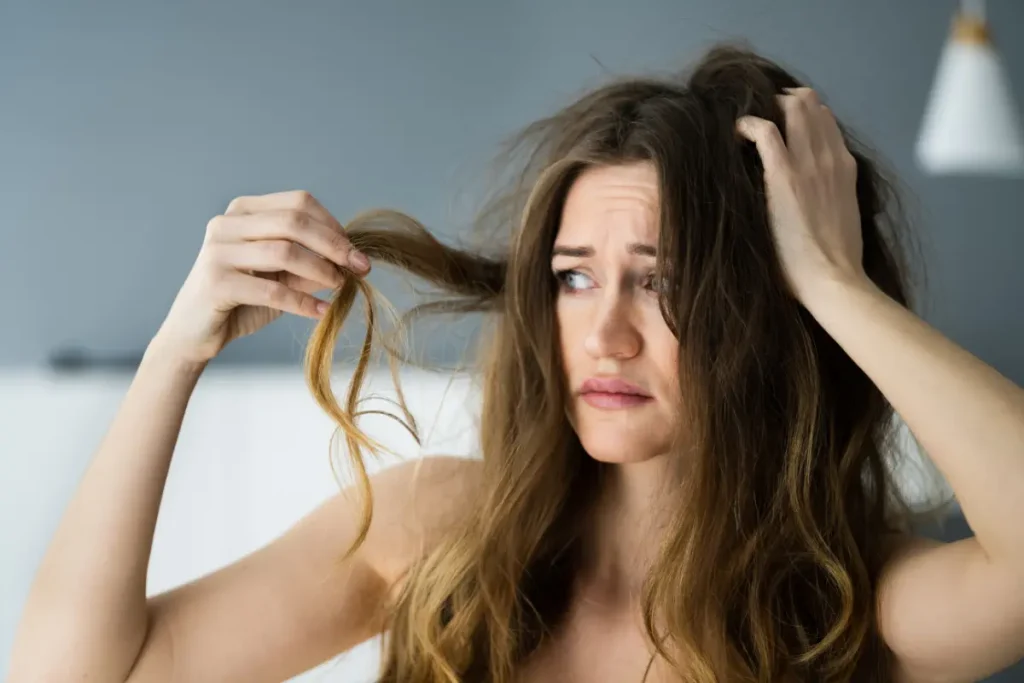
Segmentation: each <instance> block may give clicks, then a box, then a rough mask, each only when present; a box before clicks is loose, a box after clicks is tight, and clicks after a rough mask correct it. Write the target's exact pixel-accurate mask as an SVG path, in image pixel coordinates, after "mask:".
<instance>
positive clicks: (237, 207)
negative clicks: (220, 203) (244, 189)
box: [224, 196, 248, 213]
mask: <svg viewBox="0 0 1024 683" xmlns="http://www.w3.org/2000/svg"><path fill="white" fill-rule="evenodd" d="M247 199H248V197H245V196H242V197H235V198H234V199H232V200H231V201H230V202H228V208H227V209H225V211H224V213H239V212H240V211H242V208H243V207H244V206H245V202H246V200H247Z"/></svg>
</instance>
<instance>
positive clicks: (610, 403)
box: [580, 391, 654, 410]
mask: <svg viewBox="0 0 1024 683" xmlns="http://www.w3.org/2000/svg"><path fill="white" fill-rule="evenodd" d="M580 397H581V398H582V399H583V400H584V401H586V402H587V403H588V404H589V405H592V406H594V407H595V408H604V409H605V410H619V409H622V408H635V407H636V406H642V405H644V404H646V403H650V402H651V401H653V400H654V399H653V398H651V397H650V396H637V395H636V394H608V393H602V392H599V391H593V392H588V393H586V394H581V395H580Z"/></svg>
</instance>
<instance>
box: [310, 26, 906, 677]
mask: <svg viewBox="0 0 1024 683" xmlns="http://www.w3.org/2000/svg"><path fill="white" fill-rule="evenodd" d="M799 85H802V84H801V83H800V82H798V80H797V79H796V78H795V77H794V76H793V75H791V74H790V73H789V72H787V71H786V70H785V69H783V68H782V67H781V66H779V65H778V64H776V63H774V62H773V61H770V60H768V59H766V58H764V57H762V56H760V55H758V54H755V53H754V52H752V51H751V50H749V49H747V48H746V47H744V46H740V45H735V44H721V45H717V46H714V47H713V48H712V49H710V50H709V51H707V52H706V53H705V55H704V56H703V57H702V58H701V59H700V60H698V61H697V62H696V63H695V64H693V65H692V66H691V67H689V68H688V69H687V70H686V71H685V72H683V73H679V74H674V75H670V76H661V77H633V78H617V79H614V80H611V81H610V82H608V83H606V84H604V85H602V86H601V87H598V88H596V89H593V90H591V91H589V92H587V93H586V94H584V95H582V96H580V97H579V98H578V99H576V100H575V101H573V102H572V103H570V104H569V105H568V106H566V107H564V108H563V109H562V110H561V111H558V112H557V113H555V114H554V115H552V116H550V117H549V118H545V119H543V120H540V121H537V122H535V123H533V124H532V125H530V126H528V127H527V128H525V129H524V130H523V131H522V132H521V133H519V134H518V135H517V136H516V137H515V138H513V139H511V140H510V142H509V143H508V144H507V146H506V147H505V149H504V154H503V156H502V157H501V159H502V160H503V161H502V163H504V164H506V165H505V166H504V167H503V168H504V169H508V168H510V167H511V166H509V165H508V164H512V163H514V164H515V166H514V168H516V169H517V170H516V172H515V176H514V178H513V179H512V181H511V187H505V188H502V192H501V193H500V194H498V195H495V196H494V197H492V200H491V201H490V203H489V204H488V206H487V209H486V210H485V211H484V212H482V213H481V215H480V218H479V221H478V224H477V226H478V227H479V228H481V229H484V230H487V231H489V234H490V235H491V237H492V238H494V237H496V236H500V237H501V239H500V240H494V241H491V242H488V244H489V245H491V246H492V248H490V249H489V250H482V249H468V248H456V247H454V246H450V245H445V244H442V243H441V242H440V241H438V240H437V239H435V238H434V237H433V236H432V235H431V234H430V232H428V231H427V230H426V229H425V228H424V227H423V226H422V225H421V224H420V223H418V222H417V221H416V220H414V219H413V218H410V217H409V216H406V215H404V214H402V213H400V212H397V211H390V210H377V211H371V212H368V213H364V214H362V215H360V216H358V217H356V218H355V219H354V220H352V221H351V223H350V224H349V225H348V227H347V232H348V235H349V237H350V239H351V241H352V243H353V244H354V245H355V246H356V247H357V248H359V249H360V250H362V251H363V252H364V253H366V254H368V255H369V256H370V257H371V258H372V259H375V260H377V261H379V262H383V263H389V264H393V265H395V266H398V267H399V268H401V269H404V270H405V271H407V272H408V273H411V274H412V275H415V276H417V277H419V278H422V279H424V280H426V281H427V282H429V283H432V284H434V285H436V286H437V287H438V288H439V290H440V291H441V292H442V293H443V294H444V295H445V296H443V297H441V298H439V299H435V300H432V301H430V302H428V303H426V304H424V305H423V306H421V307H420V308H418V309H414V311H413V312H412V313H413V314H414V315H418V314H421V313H425V312H438V311H446V312H456V313H468V312H483V313H484V314H486V315H485V316H484V317H485V327H486V333H485V337H484V339H485V341H484V343H483V344H482V346H481V348H482V350H483V353H482V354H481V355H480V357H479V358H474V359H473V361H474V362H477V363H479V364H480V366H481V369H482V372H483V381H484V384H483V389H484V392H483V412H482V416H481V423H480V450H481V452H482V456H483V481H484V484H483V486H482V488H481V490H480V492H479V497H478V499H476V500H473V501H467V505H468V506H469V509H470V510H471V511H472V514H467V515H466V519H465V522H464V523H463V524H462V525H460V526H459V527H458V528H456V529H454V530H453V531H452V532H451V534H450V536H449V537H447V539H446V540H445V542H444V543H443V544H441V546H440V547H438V548H436V549H435V550H433V551H432V552H430V553H428V554H426V555H425V556H424V557H423V558H421V559H420V560H419V561H418V562H417V563H416V564H415V565H414V566H412V567H411V568H410V569H409V571H408V573H407V576H406V577H405V580H404V582H403V584H402V588H401V591H400V592H399V594H398V596H397V598H396V600H395V602H394V604H393V605H392V606H391V610H390V613H389V617H388V623H387V627H388V632H387V634H386V637H385V646H384V647H385V649H384V662H383V668H382V673H381V677H380V681H381V682H382V683H420V682H422V683H436V682H441V681H445V682H450V683H455V682H457V681H489V682H493V683H508V682H509V681H511V680H513V678H514V675H515V673H516V671H517V670H518V669H519V667H520V665H521V664H522V662H523V661H524V659H525V658H526V657H528V656H529V655H530V654H531V653H532V652H534V651H535V650H536V649H537V648H538V647H539V646H540V645H541V644H543V642H544V640H545V638H547V637H548V636H549V635H550V633H551V632H552V630H553V629H554V628H555V627H556V626H557V625H558V623H559V620H560V618H562V617H563V616H564V614H565V612H566V610H567V607H568V603H567V600H568V596H569V595H570V588H571V582H572V579H573V577H574V575H575V574H576V572H577V570H578V568H579V562H580V545H581V538H582V535H583V526H584V521H585V519H586V518H587V515H588V512H589V511H590V510H591V505H592V502H593V500H594V498H595V491H596V489H597V487H598V486H600V483H601V477H602V473H603V472H604V470H603V468H604V467H606V466H605V465H602V464H600V463H598V462H597V461H595V460H593V459H591V458H589V457H588V456H587V454H586V453H585V452H584V450H583V448H582V446H581V444H580V442H579V440H578V438H577V436H576V434H575V433H574V431H573V429H572V427H571V425H570V423H569V421H568V419H567V418H566V413H565V405H566V399H567V396H566V390H565V387H564V372H563V367H562V362H561V358H560V353H559V347H558V339H557V332H556V326H555V310H554V302H555V297H556V291H557V287H556V282H555V280H554V278H553V277H552V275H551V272H550V257H551V247H552V244H553V240H554V236H555V233H556V231H557V228H558V218H559V215H560V209H561V205H562V202H563V200H564V197H565V195H566V192H567V189H568V187H569V186H570V184H571V183H572V182H573V180H574V179H575V178H576V177H577V176H578V175H579V173H580V172H581V171H582V170H584V169H586V168H587V167H590V166H597V165H607V164H621V163H631V162H649V163H652V164H653V165H654V166H655V168H656V169H657V171H658V174H659V179H660V180H659V182H660V196H661V216H660V221H661V222H660V225H661V230H660V238H659V244H658V254H659V257H658V265H657V270H658V272H657V275H658V277H659V279H660V281H662V282H664V283H666V286H665V288H664V291H663V294H662V298H661V307H662V312H663V315H664V318H665V320H666V322H667V323H668V324H669V326H670V327H671V329H672V330H673V332H674V333H675V335H676V336H677V338H678V340H679V349H680V351H679V367H680V386H681V390H682V397H681V405H682V406H684V408H683V410H684V413H685V414H682V415H680V423H681V424H686V426H687V429H686V435H687V436H686V439H685V442H684V441H683V440H682V439H680V441H679V443H678V447H677V452H678V456H679V457H678V460H680V461H683V460H684V459H685V462H686V463H687V464H688V470H687V473H686V476H685V477H683V476H680V477H679V481H678V491H679V495H678V501H679V505H678V510H675V511H674V514H673V520H674V521H673V524H672V525H671V527H670V529H669V530H668V535H667V539H666V540H665V542H664V543H663V545H662V547H661V552H660V555H659V557H658V558H657V560H656V561H655V563H654V565H653V567H652V568H651V570H650V572H649V576H648V579H647V581H646V584H645V590H644V594H643V606H644V620H645V626H646V630H647V632H648V636H649V638H650V640H651V641H652V643H653V644H654V645H655V647H656V648H657V651H658V652H659V653H660V655H661V656H662V657H664V658H665V659H666V660H667V661H668V662H669V663H671V665H672V666H673V667H675V670H676V671H677V672H678V674H679V677H680V678H681V679H683V680H694V681H709V682H710V681H719V680H728V681H748V680H749V681H776V680H782V679H786V680H790V679H792V680H808V681H848V680H851V679H861V678H863V679H864V680H872V681H883V680H889V679H890V677H891V673H890V666H891V664H890V662H889V657H888V653H887V650H886V649H885V647H884V645H883V644H882V642H881V641H880V638H879V636H878V634H877V629H876V628H875V617H876V614H875V598H874V596H875V588H876V586H877V582H878V578H879V571H880V568H881V567H882V565H883V562H884V561H885V559H886V552H887V548H888V544H887V542H886V540H885V539H886V538H887V537H888V535H889V534H890V533H895V532H900V531H905V530H906V524H905V520H906V519H907V513H908V512H909V507H908V506H907V505H906V504H905V502H904V499H903V498H902V497H901V492H900V490H899V489H898V488H897V487H896V486H895V485H894V484H893V481H892V474H891V462H890V460H889V459H890V457H891V451H892V449H891V447H890V446H891V439H892V437H893V425H894V420H893V417H894V416H893V411H892V408H891V406H890V405H889V404H888V402H887V401H886V399H885V398H884V397H883V395H882V394H881V393H880V391H879V390H878V389H877V387H875V386H874V384H873V383H872V382H871V381H870V380H869V378H868V377H867V376H866V375H865V374H864V373H863V372H862V371H861V370H860V369H859V368H858V367H857V366H856V365H855V364H854V363H853V362H852V360H851V359H850V358H849V357H848V356H847V355H846V354H845V353H844V352H843V351H842V349H841V348H840V347H839V346H838V345H837V344H836V343H835V342H834V341H833V340H832V339H831V338H830V337H829V335H828V334H827V333H826V332H825V331H824V330H823V329H822V328H821V327H820V326H819V325H818V324H817V323H816V322H815V320H814V319H813V318H812V317H811V316H810V315H809V313H808V312H807V311H806V310H805V309H803V308H802V307H801V306H800V305H799V303H798V302H797V301H796V300H795V299H794V298H793V297H792V296H791V295H790V294H789V292H788V291H787V289H786V285H785V281H784V278H783V274H782V271H781V266H780V264H779V262H778V259H777V257H776V254H775V251H774V246H773V242H772V236H771V230H770V225H769V217H768V214H767V210H766V204H765V188H764V182H763V167H762V165H761V162H760V158H759V156H758V154H757V152H756V149H755V148H754V147H753V145H752V144H750V143H749V142H747V141H745V140H743V139H742V138H740V137H739V136H738V135H737V134H736V132H735V121H736V119H737V118H738V117H739V116H741V115H744V114H753V115H756V116H761V117H764V118H767V119H770V120H772V121H774V122H776V124H777V125H778V126H779V128H780V130H785V127H784V119H783V113H782V111H781V110H780V108H779V106H778V104H777V101H776V99H775V96H776V94H778V93H780V91H781V89H782V88H784V87H795V86H799ZM843 130H844V134H845V135H846V139H847V144H848V146H849V148H850V149H851V151H852V152H853V153H854V155H855V157H856V159H857V171H858V174H857V187H856V191H857V198H858V201H859V203H860V210H861V215H862V226H861V227H862V234H863V242H864V252H863V253H864V262H863V263H864V268H865V270H866V272H867V274H868V276H870V277H871V279H872V280H874V282H875V283H877V285H878V286H879V287H880V288H881V289H882V290H883V291H884V292H885V293H886V294H888V295H889V296H890V297H892V298H893V299H894V300H896V301H898V302H900V303H901V304H903V305H906V306H910V301H909V295H910V292H909V290H910V283H909V281H908V273H909V270H908V267H909V266H910V263H909V261H908V259H907V258H906V256H905V254H906V251H905V247H906V246H907V244H909V243H908V242H907V241H906V239H905V238H906V237H907V236H908V232H907V226H906V222H905V221H904V220H903V218H902V217H901V211H900V207H899V205H898V202H897V197H896V193H895V192H894V191H893V186H892V184H891V183H890V181H888V180H886V178H885V176H884V175H883V173H882V172H881V171H880V170H879V166H878V164H877V162H876V161H873V160H872V159H871V158H869V155H868V153H867V151H866V150H865V148H864V147H863V146H862V145H860V144H859V143H858V142H857V141H856V140H855V139H854V138H853V137H852V136H851V135H850V134H849V131H848V130H847V129H845V128H844V129H843ZM495 230H497V231H500V233H495V232H494V231H495ZM494 245H500V246H498V247H494ZM360 290H361V291H362V292H363V293H364V295H365V296H366V300H367V304H368V305H367V315H368V317H369V320H370V323H371V324H370V326H369V331H368V334H367V337H366V339H365V341H364V344H363V353H362V355H361V356H360V362H359V365H358V367H357V371H356V373H355V376H354V378H353V381H352V384H351V386H350V387H349V393H348V397H347V400H346V404H345V406H344V407H341V406H340V405H338V402H337V401H336V400H335V398H334V394H333V391H332V388H331V383H330V368H331V359H332V356H333V352H334V345H335V340H336V338H337V335H338V332H339V330H340V327H341V325H342V322H343V321H344V320H345V318H346V316H347V314H348V312H349V310H350V308H351V306H352V305H353V302H354V298H355V296H356V294H357V293H358V292H359V291H360ZM375 300H376V299H375V297H374V292H373V290H372V289H371V288H370V286H369V285H368V284H367V283H366V282H365V281H359V280H356V279H354V278H352V279H349V280H348V281H347V282H346V284H344V285H343V286H342V287H341V288H340V289H339V291H338V292H337V293H336V296H335V298H334V300H333V304H332V307H331V309H330V311H329V312H328V314H327V315H326V316H325V317H324V319H323V320H321V321H320V322H319V324H318V325H317V327H316V329H315V330H314V332H313V335H312V338H311V340H310V343H309V346H308V349H307V357H306V358H307V365H306V372H307V380H308V382H309V385H310V387H311V390H312V392H313V394H314V396H315V397H316V398H317V400H318V402H319V403H320V405H321V406H322V407H323V408H324V409H325V410H326V411H327V412H328V413H329V414H330V415H331V416H333V417H334V419H335V420H337V422H338V424H339V426H340V428H341V430H342V431H343V432H344V434H345V438H346V440H347V443H348V446H349V449H348V451H349V455H350V457H351V459H352V463H353V465H354V466H355V469H356V472H357V473H358V474H359V482H360V485H361V488H362V493H363V495H364V500H365V507H364V511H365V514H364V519H363V527H362V529H363V532H364V533H365V531H366V529H367V528H368V525H369V523H370V510H371V504H370V500H371V495H372V492H371V491H370V487H369V480H368V478H367V476H366V469H365V467H364V465H363V461H362V454H363V452H365V451H371V452H372V451H374V450H375V449H378V448H379V444H375V443H374V442H373V441H372V440H371V439H369V438H368V437H367V436H366V435H365V434H363V433H362V432H361V431H360V430H359V428H358V427H357V425H356V417H357V415H358V413H359V392H360V387H361V383H362V380H363V376H364V373H365V371H366V369H367V367H368V363H369V361H370V355H371V351H372V350H373V349H374V348H376V347H375V344H376V343H379V342H380V343H383V348H384V349H385V350H386V351H387V355H388V356H389V357H390V358H391V359H392V360H393V361H394V360H406V359H405V356H404V355H403V354H404V352H403V351H402V349H401V348H399V347H398V345H397V344H395V343H392V341H390V339H391V338H388V339H381V338H380V336H379V334H378V333H379V329H378V325H377V321H376V320H375V316H376V315H377V314H378V313H379V308H378V307H377V306H376V305H374V303H373V302H374V301H375ZM396 381H397V376H396ZM403 421H405V422H406V423H407V424H409V426H410V428H413V429H414V425H412V424H411V417H410V416H409V415H408V411H405V413H404V417H403ZM684 502H685V505H684ZM363 535H364V534H360V538H359V541H358V542H357V545H358V543H359V542H361V541H362V538H363Z"/></svg>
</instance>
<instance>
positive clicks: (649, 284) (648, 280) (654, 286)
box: [643, 273, 662, 294]
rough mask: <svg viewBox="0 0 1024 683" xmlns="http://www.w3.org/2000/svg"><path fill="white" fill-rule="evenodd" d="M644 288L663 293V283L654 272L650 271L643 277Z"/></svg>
mask: <svg viewBox="0 0 1024 683" xmlns="http://www.w3.org/2000/svg"><path fill="white" fill-rule="evenodd" d="M643 286H644V289H646V290H648V291H650V292H653V293H655V294H660V293H661V288H662V283H661V281H660V280H659V279H658V277H657V276H656V275H655V274H654V273H650V274H649V275H648V276H647V277H645V278H644V279H643Z"/></svg>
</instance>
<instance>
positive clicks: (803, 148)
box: [736, 88, 867, 300]
mask: <svg viewBox="0 0 1024 683" xmlns="http://www.w3.org/2000/svg"><path fill="white" fill-rule="evenodd" d="M786 92H787V93H788V94H786V95H779V96H778V97H779V100H780V103H781V105H782V109H783V111H784V112H785V115H786V141H785V142H784V141H783V139H782V135H781V134H780V133H779V129H778V128H777V127H776V126H775V124H774V123H772V122H771V121H768V120H766V119H762V118H758V117H756V116H744V117H741V118H740V119H739V120H738V121H737V123H736V129H737V131H739V133H740V134H741V135H742V136H743V137H745V138H747V139H748V140H750V141H751V142H753V143H754V144H755V145H757V151H758V153H759V154H760V156H761V161H762V163H763V165H764V175H765V189H766V192H767V195H768V212H769V215H770V216H771V223H772V232H773V234H774V237H775V244H776V247H777V249H778V252H779V257H780V259H781V261H782V267H783V270H784V272H785V275H786V279H787V280H788V283H789V286H790V288H791V289H792V292H793V294H794V296H796V297H797V299H800V300H802V298H803V294H804V292H806V291H808V288H809V287H813V286H814V284H815V282H818V281H820V279H821V278H823V277H825V278H833V279H834V278H837V277H839V278H854V279H866V278H867V276H866V275H865V274H864V269H863V265H862V258H863V241H862V239H861V226H860V209H859V207H858V206H857V192H856V185H857V162H856V160H855V159H854V157H853V155H852V154H851V153H850V151H849V149H847V147H846V143H845V142H844V140H843V135H842V133H841V132H840V130H839V126H838V124H837V123H836V120H835V118H834V117H833V116H832V112H831V111H830V110H829V109H828V107H826V106H825V105H823V104H822V103H821V101H820V100H819V99H818V96H817V95H816V94H815V92H814V91H813V90H811V89H810V88H787V89H786Z"/></svg>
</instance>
